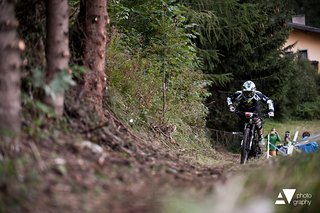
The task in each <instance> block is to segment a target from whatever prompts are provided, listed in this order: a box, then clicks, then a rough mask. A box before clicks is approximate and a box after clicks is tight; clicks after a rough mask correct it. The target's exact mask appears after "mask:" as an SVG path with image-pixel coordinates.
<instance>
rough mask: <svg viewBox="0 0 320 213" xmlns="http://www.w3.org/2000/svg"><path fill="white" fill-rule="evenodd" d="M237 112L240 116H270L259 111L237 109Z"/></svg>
mask: <svg viewBox="0 0 320 213" xmlns="http://www.w3.org/2000/svg"><path fill="white" fill-rule="evenodd" d="M235 113H236V114H237V115H240V116H244V117H246V118H253V117H266V118H267V117H269V115H268V113H258V112H244V111H239V110H236V111H235Z"/></svg>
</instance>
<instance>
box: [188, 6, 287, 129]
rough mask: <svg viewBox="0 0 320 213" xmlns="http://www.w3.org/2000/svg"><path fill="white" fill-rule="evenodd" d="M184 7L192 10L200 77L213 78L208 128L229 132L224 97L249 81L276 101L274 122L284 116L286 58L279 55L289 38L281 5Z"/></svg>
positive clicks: (285, 17)
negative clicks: (200, 64)
mask: <svg viewBox="0 0 320 213" xmlns="http://www.w3.org/2000/svg"><path fill="white" fill-rule="evenodd" d="M190 2H191V3H190ZM186 4H187V5H191V7H192V9H193V16H192V19H194V20H195V22H196V23H197V30H198V32H199V36H198V38H197V43H198V44H197V46H198V53H199V56H200V57H201V58H202V59H203V62H204V66H203V71H204V72H205V73H207V74H208V76H209V77H211V78H213V85H212V87H211V88H210V92H211V93H212V95H211V97H209V98H208V107H209V108H210V114H209V116H208V125H209V126H211V127H214V128H224V129H226V128H229V129H230V130H232V129H234V125H235V123H236V122H235V123H232V121H233V120H234V119H232V118H233V116H234V115H232V114H231V113H227V110H228V109H227V107H226V102H225V101H226V96H227V95H228V94H231V93H232V92H234V91H236V90H238V89H240V88H241V85H242V83H243V82H244V81H246V80H249V79H250V80H253V81H254V82H255V83H256V85H257V89H259V90H261V91H262V92H264V93H265V94H266V95H268V96H270V98H272V99H273V100H274V101H275V103H276V110H277V116H278V115H279V114H281V113H283V112H284V111H285V108H284V105H283V103H284V98H285V96H286V91H285V87H284V86H285V85H286V84H288V80H289V77H290V75H291V74H290V72H291V71H290V63H291V58H288V57H282V55H283V54H282V52H281V47H282V45H283V44H284V42H285V41H286V39H287V36H288V35H289V28H288V27H286V23H287V22H288V20H289V19H290V11H289V10H288V9H287V7H288V5H287V4H286V1H275V0H270V1H263V0H242V1H238V0H225V1H214V0H190V1H188V2H187V3H186ZM228 74H229V75H228ZM228 80H229V82H228ZM280 91H281V92H280ZM221 114H223V115H224V116H223V117H221ZM231 116H232V117H231Z"/></svg>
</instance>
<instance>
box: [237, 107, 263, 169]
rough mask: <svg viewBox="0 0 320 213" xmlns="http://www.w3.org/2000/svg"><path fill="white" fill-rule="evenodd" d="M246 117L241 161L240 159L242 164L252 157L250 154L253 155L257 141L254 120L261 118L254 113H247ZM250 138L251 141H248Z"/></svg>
mask: <svg viewBox="0 0 320 213" xmlns="http://www.w3.org/2000/svg"><path fill="white" fill-rule="evenodd" d="M244 115H245V118H246V122H245V124H244V136H243V139H242V141H241V159H240V163H241V164H245V163H246V162H247V160H248V159H249V157H250V156H249V154H250V153H252V145H253V142H254V141H255V136H256V124H255V121H254V118H256V117H259V114H257V113H252V112H245V113H244ZM247 129H248V131H247ZM246 134H249V135H246ZM248 137H250V138H249V140H248ZM255 143H257V141H255ZM254 146H255V147H256V146H257V144H254ZM255 152H256V150H255Z"/></svg>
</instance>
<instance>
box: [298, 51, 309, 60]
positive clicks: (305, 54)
mask: <svg viewBox="0 0 320 213" xmlns="http://www.w3.org/2000/svg"><path fill="white" fill-rule="evenodd" d="M299 59H302V60H308V50H299Z"/></svg>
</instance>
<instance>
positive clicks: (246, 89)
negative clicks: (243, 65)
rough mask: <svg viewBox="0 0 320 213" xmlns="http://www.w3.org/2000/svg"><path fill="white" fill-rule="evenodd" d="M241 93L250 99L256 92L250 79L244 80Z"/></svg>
mask: <svg viewBox="0 0 320 213" xmlns="http://www.w3.org/2000/svg"><path fill="white" fill-rule="evenodd" d="M242 94H243V96H244V98H246V99H247V100H251V99H252V98H253V96H254V95H255V94H256V85H255V84H254V83H253V82H252V81H246V82H244V84H243V85H242Z"/></svg>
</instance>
